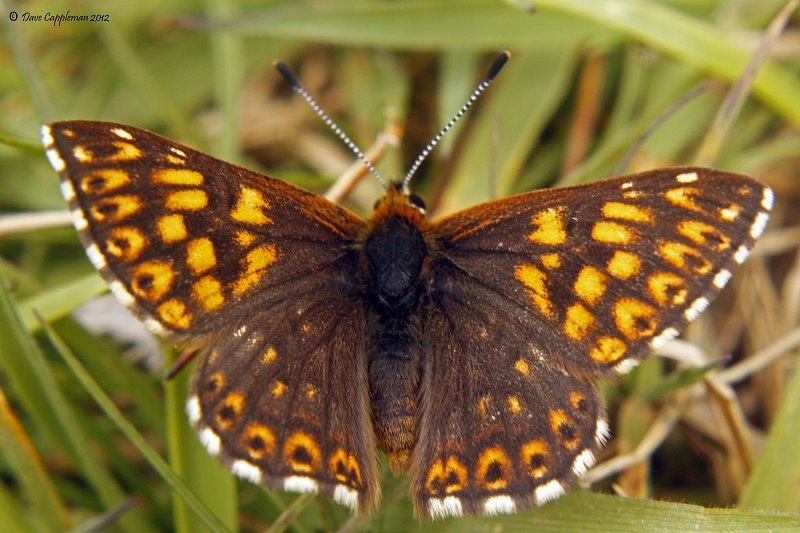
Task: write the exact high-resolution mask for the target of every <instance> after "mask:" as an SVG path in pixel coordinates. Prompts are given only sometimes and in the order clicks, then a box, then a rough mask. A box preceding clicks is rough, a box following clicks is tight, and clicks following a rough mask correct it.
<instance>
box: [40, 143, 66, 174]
mask: <svg viewBox="0 0 800 533" xmlns="http://www.w3.org/2000/svg"><path fill="white" fill-rule="evenodd" d="M44 153H45V154H46V155H47V160H48V161H50V166H51V167H53V168H54V169H55V170H56V172H61V171H62V170H64V169H65V168H67V164H66V163H64V160H63V159H61V156H60V155H58V152H57V151H56V149H55V148H48V149H47V150H45V151H44Z"/></svg>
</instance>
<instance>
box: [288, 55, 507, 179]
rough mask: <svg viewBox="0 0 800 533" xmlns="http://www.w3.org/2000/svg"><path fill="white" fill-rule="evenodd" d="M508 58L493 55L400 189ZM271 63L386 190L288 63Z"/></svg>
mask: <svg viewBox="0 0 800 533" xmlns="http://www.w3.org/2000/svg"><path fill="white" fill-rule="evenodd" d="M510 57H511V53H510V52H509V51H508V50H506V51H504V52H502V53H501V54H500V55H498V56H497V57H496V58H495V60H494V62H492V66H491V67H489V71H488V72H487V73H486V77H485V78H484V79H483V81H482V82H481V83H480V84H479V85H478V86H477V87H476V88H475V90H474V91H472V94H471V95H470V96H469V98H468V99H467V101H466V102H465V103H464V105H462V106H461V109H459V110H458V112H457V113H456V114H455V115H454V116H453V118H451V119H450V121H449V122H448V123H447V124H445V126H444V127H443V128H442V129H441V130H440V131H439V133H437V134H436V136H435V137H434V138H433V139H431V141H430V142H429V143H428V145H427V146H426V147H425V149H424V150H422V152H421V153H420V154H419V155H418V156H417V159H416V160H415V161H414V163H413V164H412V165H411V168H409V169H408V172H406V175H405V177H404V178H403V181H402V184H403V188H406V187H407V186H408V183H409V182H410V181H411V178H412V177H413V176H414V174H415V173H416V172H417V170H418V169H419V166H420V165H421V164H422V162H423V161H424V160H425V158H426V157H428V154H430V153H431V150H433V148H434V147H435V146H436V145H437V144H439V141H441V140H442V138H443V137H444V136H445V134H446V133H447V132H448V131H450V129H451V128H452V127H453V126H455V124H456V122H458V120H459V119H460V118H461V117H462V116H464V113H466V112H467V110H468V109H469V108H470V107H472V104H474V103H475V101H476V100H477V99H478V97H479V96H480V95H481V93H483V91H485V90H486V89H487V88H488V87H489V85H491V84H492V81H494V78H495V76H497V73H498V72H500V69H502V68H503V65H505V64H506V62H507V61H508V60H509V58H510ZM273 65H274V66H275V68H276V69H277V70H278V72H280V73H281V76H283V78H284V79H285V80H286V81H287V82H288V83H289V85H291V86H292V90H294V92H296V93H297V94H299V95H300V96H302V97H303V100H305V101H306V103H308V105H309V106H311V109H313V110H314V111H315V112H316V113H317V115H319V117H320V118H321V119H322V121H323V122H325V124H327V125H328V127H329V128H331V129H332V130H333V132H334V133H335V134H336V135H338V136H339V138H340V139H341V140H342V141H344V143H345V144H346V145H347V147H348V148H350V150H352V152H353V153H354V154H356V156H358V158H359V159H360V160H361V161H362V162H363V163H364V165H366V167H367V169H369V171H370V172H371V173H372V175H373V176H375V178H376V179H377V180H378V183H380V184H381V186H382V187H383V188H384V190H387V189H388V188H389V186H388V185H387V183H386V180H384V179H383V177H382V176H381V175H380V174H379V173H378V171H377V170H376V169H375V166H374V165H373V164H372V163H371V162H370V160H369V159H367V156H365V155H364V152H362V151H361V149H359V147H358V146H356V144H355V143H354V142H353V141H351V140H350V137H348V136H347V134H346V133H345V132H344V131H342V128H340V127H339V126H338V125H337V124H336V123H335V122H334V121H333V119H331V118H330V117H329V116H328V114H327V113H325V111H324V110H323V109H322V107H320V105H319V104H318V103H317V101H316V100H314V98H313V97H312V96H311V95H310V94H308V91H306V90H305V89H304V88H303V86H302V85H301V84H300V81H299V80H298V79H297V76H296V75H295V73H294V72H293V71H292V69H290V68H289V65H287V64H286V63H284V62H283V61H275V63H273Z"/></svg>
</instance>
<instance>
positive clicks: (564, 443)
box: [412, 168, 772, 516]
mask: <svg viewBox="0 0 800 533" xmlns="http://www.w3.org/2000/svg"><path fill="white" fill-rule="evenodd" d="M771 206H772V191H771V190H770V189H768V188H766V187H764V186H763V185H761V184H759V183H758V182H756V181H754V180H752V179H750V178H746V177H743V176H737V175H733V174H728V173H724V172H719V171H713V170H708V169H701V168H680V169H660V170H655V171H652V172H647V173H643V174H639V175H634V176H628V177H623V178H618V179H613V180H607V181H603V182H598V183H594V184H590V185H584V186H578V187H572V188H565V189H554V190H549V191H540V192H534V193H529V194H523V195H520V196H516V197H513V198H508V199H504V200H499V201H496V202H490V203H487V204H484V205H481V206H478V207H475V208H471V209H468V210H465V211H463V212H460V213H457V214H455V215H452V216H450V217H447V218H445V219H443V220H441V221H440V222H438V223H436V224H434V226H433V233H434V235H435V236H436V238H437V240H438V244H439V247H440V249H441V250H440V257H439V258H438V259H436V260H435V265H434V267H433V272H434V280H433V282H432V285H431V289H430V298H431V305H430V306H429V312H430V316H429V317H428V319H427V321H426V324H427V326H426V328H427V329H426V331H425V340H424V342H425V350H426V353H429V354H431V356H430V357H429V358H428V364H427V366H426V368H425V378H424V379H425V380H426V382H425V384H424V386H423V391H424V394H425V397H424V398H423V404H422V405H423V411H424V412H423V415H422V418H421V421H420V425H419V435H420V440H419V442H418V444H417V446H416V448H415V450H414V454H413V459H412V460H413V465H414V467H413V472H414V473H413V475H414V480H413V486H414V491H415V500H416V505H417V510H418V512H421V513H426V514H431V515H435V516H441V515H447V514H460V513H461V512H485V513H490V514H491V513H496V512H509V511H511V510H513V509H514V508H518V507H523V506H526V505H528V504H530V503H537V504H539V503H542V502H544V501H547V500H548V499H550V498H552V497H555V496H557V495H559V494H560V493H562V492H563V490H564V487H565V486H566V485H568V484H569V483H571V482H572V481H573V480H574V478H575V477H576V476H577V475H580V474H582V473H583V471H585V470H586V468H587V467H588V466H590V465H591V464H592V462H593V461H594V452H595V450H596V448H597V446H598V445H599V443H600V442H601V441H602V440H603V438H604V435H605V434H606V431H607V424H606V423H605V421H604V420H603V414H602V406H601V404H600V401H599V398H598V396H597V393H596V390H595V388H594V386H593V385H592V380H593V379H594V378H597V377H600V376H605V375H608V374H611V373H613V372H626V371H629V370H630V369H631V368H632V367H633V366H635V364H636V363H638V362H639V361H640V360H641V359H643V358H644V357H646V356H647V355H649V354H650V353H651V352H652V351H653V350H655V349H657V348H658V347H659V346H661V345H662V344H663V343H664V342H666V341H667V340H669V339H671V338H673V337H675V336H676V335H677V334H678V332H679V331H680V329H682V328H683V327H684V326H685V325H686V324H687V323H688V322H689V321H691V320H692V319H694V318H695V317H696V316H697V315H698V314H699V313H700V312H701V311H702V310H703V309H704V308H705V307H706V306H707V305H708V303H709V301H710V300H711V299H712V298H713V297H714V296H715V295H716V294H717V293H718V292H719V290H720V289H721V288H722V287H723V286H724V285H725V283H726V282H727V281H728V279H729V278H730V276H731V272H732V270H733V269H734V268H735V267H736V266H737V265H738V264H740V263H742V262H743V261H744V259H745V258H746V257H747V254H748V250H749V249H750V248H751V247H752V245H753V243H754V240H755V239H756V238H757V237H758V236H759V235H760V234H761V232H762V231H763V229H764V227H765V225H766V221H767V218H768V214H767V213H768V211H769V209H770V208H771ZM443 421H447V422H446V423H442V422H443ZM534 452H536V453H534ZM490 473H491V475H490Z"/></svg>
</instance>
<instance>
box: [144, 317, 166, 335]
mask: <svg viewBox="0 0 800 533" xmlns="http://www.w3.org/2000/svg"><path fill="white" fill-rule="evenodd" d="M142 323H143V324H144V327H146V328H147V330H148V331H149V332H150V333H153V334H155V335H164V334H166V333H167V330H165V329H164V326H162V325H161V323H160V322H159V321H158V320H156V319H154V318H145V319H144V320H143V321H142Z"/></svg>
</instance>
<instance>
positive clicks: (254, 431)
mask: <svg viewBox="0 0 800 533" xmlns="http://www.w3.org/2000/svg"><path fill="white" fill-rule="evenodd" d="M242 440H243V441H244V442H243V444H244V449H245V450H247V453H248V454H250V457H252V458H253V459H265V458H267V457H270V456H272V454H273V453H275V444H276V443H275V433H273V432H272V430H271V429H270V428H269V427H267V426H265V425H264V424H257V423H253V424H250V425H249V426H247V427H246V428H245V430H244V431H243V432H242Z"/></svg>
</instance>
